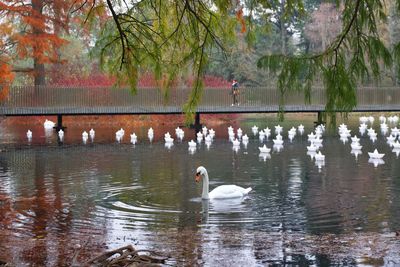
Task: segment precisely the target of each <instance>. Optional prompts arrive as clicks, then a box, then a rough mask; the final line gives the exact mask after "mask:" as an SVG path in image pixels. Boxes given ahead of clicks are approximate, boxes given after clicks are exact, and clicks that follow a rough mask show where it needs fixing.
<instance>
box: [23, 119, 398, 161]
mask: <svg viewBox="0 0 400 267" xmlns="http://www.w3.org/2000/svg"><path fill="white" fill-rule="evenodd" d="M374 121H375V118H374V117H373V116H361V117H359V122H360V126H359V134H360V135H361V136H363V135H365V134H367V135H368V136H369V138H370V140H371V141H372V142H373V143H374V142H375V141H376V140H377V132H376V131H375V129H374V128H373V127H372V126H373V124H374ZM398 121H399V117H398V116H389V117H385V116H383V115H381V116H380V117H379V122H380V131H381V134H382V136H385V137H386V140H387V143H388V145H389V146H390V147H392V148H393V152H394V153H396V156H398V155H399V154H400V142H399V140H400V129H398V128H397V127H396V125H397V124H398ZM54 126H55V123H54V122H52V121H50V120H47V119H46V121H45V122H44V128H45V129H46V130H49V129H53V127H54ZM274 128H275V131H274V132H275V138H274V139H272V141H273V147H272V149H273V150H274V151H276V152H280V151H281V150H282V149H283V144H284V139H283V136H282V132H283V128H282V126H280V125H276V126H274ZM251 130H252V133H253V135H254V136H258V138H259V140H260V143H261V144H262V146H260V147H259V151H260V154H259V156H260V158H262V159H263V160H264V161H265V160H267V159H269V158H270V157H271V154H270V152H271V148H269V147H267V145H266V144H263V142H264V140H268V138H269V137H270V136H271V132H272V131H271V129H270V128H268V127H267V128H265V129H262V130H259V128H258V127H257V126H253V127H252V128H251ZM324 131H325V126H324V125H318V126H317V127H316V128H315V129H314V131H312V132H311V133H309V134H308V142H309V143H310V144H309V145H308V146H307V155H309V156H310V157H311V159H312V160H314V159H315V163H316V165H317V166H318V168H319V169H320V168H321V167H322V166H324V165H325V155H323V154H322V153H321V150H320V149H321V148H322V146H323V144H322V143H323V133H324ZM303 133H304V126H303V125H302V124H300V125H299V126H298V127H297V128H295V127H292V128H290V130H288V133H287V139H288V141H289V142H292V140H293V139H294V138H295V136H296V135H297V134H300V135H303ZM338 133H339V136H340V140H341V141H342V142H343V144H346V143H347V142H348V139H349V137H350V139H351V143H350V146H351V153H352V154H353V155H354V156H355V157H356V159H357V157H358V155H360V154H362V146H361V144H360V138H359V137H358V136H357V135H356V134H355V135H353V136H351V130H349V129H348V128H347V125H346V124H341V125H340V126H339V129H338ZM124 134H125V131H124V130H123V129H122V128H121V129H120V130H118V131H117V132H116V133H115V139H116V141H117V142H121V141H122V139H123V137H124ZM147 135H148V139H149V140H150V142H151V141H152V140H153V138H154V130H153V128H149V129H148V133H147ZM175 135H176V138H177V139H178V140H179V141H182V140H183V138H184V136H185V132H184V131H183V130H182V129H181V128H179V127H178V128H176V129H175ZM26 136H27V138H28V140H31V139H32V131H31V130H28V131H27V133H26ZM58 136H59V138H60V139H61V140H62V139H63V138H64V131H63V130H59V131H58ZM196 136H197V142H195V141H193V140H190V141H189V142H188V148H189V152H190V153H192V154H193V153H194V152H195V151H196V149H197V147H198V145H199V144H201V143H202V142H203V141H204V143H205V145H206V146H207V148H210V146H211V143H212V142H213V139H214V137H215V131H214V130H213V129H208V128H207V127H203V128H202V130H201V131H199V132H197V134H196ZM228 136H229V140H230V141H231V142H232V145H233V150H235V151H236V152H237V151H238V150H239V148H240V146H241V145H243V146H244V148H247V144H248V142H249V137H248V136H247V134H243V131H242V129H241V128H238V129H237V130H236V132H235V130H234V128H233V127H231V126H229V127H228ZM94 137H95V131H94V130H93V129H91V130H90V131H89V133H88V132H86V131H84V132H83V133H82V141H83V143H86V142H87V140H88V139H89V138H91V140H92V141H93V140H94ZM130 138H131V139H130V141H131V143H132V144H136V143H137V141H138V137H137V135H136V134H135V133H132V134H131V135H130ZM164 141H165V146H166V147H167V148H171V147H172V146H173V144H174V138H172V137H171V134H170V133H169V132H167V133H165V134H164ZM368 155H369V159H370V160H369V162H370V163H373V164H374V166H375V167H377V166H378V165H380V164H383V163H384V161H383V159H382V158H383V157H384V156H385V154H383V153H379V152H378V150H377V149H375V150H374V151H373V152H368Z"/></svg>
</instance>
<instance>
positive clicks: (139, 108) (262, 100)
mask: <svg viewBox="0 0 400 267" xmlns="http://www.w3.org/2000/svg"><path fill="white" fill-rule="evenodd" d="M190 91H191V89H190V88H171V89H170V90H169V92H168V95H167V96H166V94H165V92H164V91H163V90H161V89H158V88H139V89H138V90H137V92H136V94H133V93H132V92H131V91H130V90H129V89H126V88H125V89H118V88H99V87H96V88H88V87H86V88H81V87H51V86H46V87H33V86H31V87H29V86H23V87H11V88H10V92H9V95H8V97H7V98H6V99H5V100H4V101H2V102H0V114H3V115H35V114H125V113H126V114H151V113H181V112H182V107H183V105H184V104H185V103H186V101H187V100H188V97H189V95H190ZM230 92H231V90H230V88H206V89H204V91H203V95H202V99H201V101H200V105H199V106H198V108H197V111H198V112H209V113H213V112H215V113H217V112H276V111H278V110H279V100H280V95H279V92H278V91H277V90H276V88H269V87H257V88H250V87H241V88H240V94H239V96H238V101H239V105H235V106H232V103H233V96H232V95H231V94H230ZM284 103H285V110H286V111H298V112H301V111H322V110H324V108H325V103H326V96H325V91H324V90H323V89H322V88H314V89H313V90H312V92H311V103H310V104H305V103H306V101H305V97H304V94H303V93H302V92H289V93H288V94H287V95H286V96H285V100H284ZM354 110H355V111H357V110H359V111H363V110H371V111H373V110H376V111H380V110H382V111H385V110H400V88H399V87H362V88H359V89H358V90H357V107H356V108H355V109H354Z"/></svg>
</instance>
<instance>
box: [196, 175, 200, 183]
mask: <svg viewBox="0 0 400 267" xmlns="http://www.w3.org/2000/svg"><path fill="white" fill-rule="evenodd" d="M200 180H201V176H200V173H196V177H195V181H196V183H198V182H200Z"/></svg>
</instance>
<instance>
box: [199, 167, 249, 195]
mask: <svg viewBox="0 0 400 267" xmlns="http://www.w3.org/2000/svg"><path fill="white" fill-rule="evenodd" d="M200 177H201V178H202V179H203V193H202V195H201V198H202V199H229V198H241V197H244V196H245V195H247V194H248V193H249V192H250V191H251V187H248V188H243V187H240V186H237V185H220V186H218V187H216V188H214V189H213V190H212V191H211V192H208V190H209V180H208V173H207V170H206V168H204V167H202V166H200V167H198V168H197V171H196V181H199V180H200Z"/></svg>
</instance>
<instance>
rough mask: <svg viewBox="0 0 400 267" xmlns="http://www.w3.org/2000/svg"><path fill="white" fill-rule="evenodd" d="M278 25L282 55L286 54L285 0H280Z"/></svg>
mask: <svg viewBox="0 0 400 267" xmlns="http://www.w3.org/2000/svg"><path fill="white" fill-rule="evenodd" d="M280 12H281V14H280V24H281V25H280V26H281V29H280V30H281V53H282V55H286V29H285V19H284V14H285V0H282V1H281V10H280Z"/></svg>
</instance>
